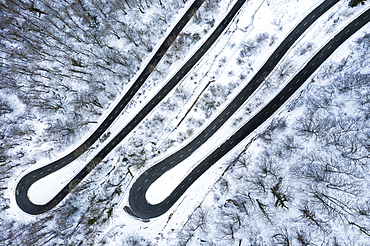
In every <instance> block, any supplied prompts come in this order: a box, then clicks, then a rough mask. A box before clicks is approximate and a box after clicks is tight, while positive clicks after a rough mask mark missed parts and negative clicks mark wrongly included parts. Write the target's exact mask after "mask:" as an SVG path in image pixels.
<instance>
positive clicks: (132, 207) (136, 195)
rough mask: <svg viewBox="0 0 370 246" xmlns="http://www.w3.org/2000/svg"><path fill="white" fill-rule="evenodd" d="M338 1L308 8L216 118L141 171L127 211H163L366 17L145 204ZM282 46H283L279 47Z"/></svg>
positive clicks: (367, 16) (146, 214)
mask: <svg viewBox="0 0 370 246" xmlns="http://www.w3.org/2000/svg"><path fill="white" fill-rule="evenodd" d="M336 2H338V1H331V0H327V1H325V2H324V3H323V4H321V5H320V6H319V7H317V8H316V9H315V10H314V11H312V12H311V14H309V15H308V16H307V17H306V18H305V19H304V20H303V21H302V22H301V23H300V24H299V25H298V26H297V27H296V28H295V29H294V30H293V31H292V32H291V34H290V35H289V36H288V37H287V38H286V39H285V40H284V41H283V43H282V44H281V45H280V46H279V48H278V49H277V50H276V51H275V52H274V53H273V55H272V56H271V57H270V59H269V60H268V61H267V62H266V64H265V65H264V66H263V67H262V68H261V70H260V71H259V72H258V73H257V74H256V76H255V77H254V78H253V79H252V81H251V82H250V83H249V84H248V86H246V87H245V89H243V91H242V92H241V93H240V94H239V95H238V96H237V97H236V98H235V99H234V100H233V102H231V103H230V104H229V105H228V107H227V108H226V109H225V110H224V111H223V112H222V113H221V114H220V115H219V116H218V117H217V118H216V120H215V121H213V123H212V124H211V125H210V126H209V127H207V128H206V129H205V130H204V131H203V132H202V133H201V134H200V135H198V136H197V137H196V138H195V139H194V140H193V141H192V142H190V143H189V144H188V145H187V146H185V147H184V148H182V149H181V150H179V151H178V152H176V153H174V154H172V155H171V156H169V157H167V158H166V159H164V160H162V161H161V162H159V163H158V164H156V165H154V166H153V167H151V168H149V169H148V170H147V171H146V172H144V173H143V174H142V175H141V176H140V177H139V178H138V179H137V180H136V181H135V183H134V184H133V186H132V187H131V190H130V194H129V207H125V210H126V212H128V213H129V214H131V215H133V216H136V217H139V218H142V219H150V218H154V217H158V216H160V215H162V214H164V213H165V212H166V211H168V209H170V208H171V207H172V206H173V204H175V203H176V201H177V200H178V199H179V198H180V197H181V195H182V194H183V193H184V192H185V191H186V190H187V189H188V188H189V187H190V185H192V184H193V182H194V181H195V180H197V179H198V178H199V177H200V176H201V175H202V174H203V173H204V172H205V171H207V170H208V168H209V167H211V166H212V165H213V164H214V163H216V162H217V161H218V160H219V159H220V158H222V157H223V156H224V155H225V154H227V153H228V152H229V151H230V150H231V149H232V148H233V147H234V146H235V145H237V144H238V143H239V142H240V141H242V140H243V139H245V138H246V137H247V136H248V135H249V134H251V133H252V132H253V131H254V130H255V129H256V128H257V127H259V126H260V125H261V124H262V123H263V122H265V121H266V120H267V119H268V118H269V117H270V116H271V115H272V114H273V113H274V112H275V111H276V110H277V109H278V108H279V107H281V106H282V105H283V104H284V103H285V102H286V101H287V100H288V99H289V98H290V97H291V96H292V95H293V94H294V92H295V91H297V90H298V89H299V87H300V86H301V85H302V84H303V83H304V82H305V81H306V80H307V79H308V78H309V77H310V76H311V75H312V73H314V71H315V70H316V69H317V68H318V67H319V66H320V65H321V64H322V63H323V62H324V61H325V60H326V59H327V58H328V57H329V56H330V55H331V54H332V53H333V52H334V51H335V50H336V49H337V48H338V47H339V46H340V45H341V44H342V43H343V42H344V41H345V40H347V39H348V38H349V37H350V36H351V35H352V34H354V33H355V32H356V31H358V30H359V29H360V28H361V27H363V26H364V25H365V24H366V23H367V22H368V21H369V20H370V10H367V11H366V12H364V13H363V14H362V15H361V16H359V17H358V18H356V19H355V20H354V21H352V22H351V23H350V24H349V25H348V26H347V27H346V28H345V29H344V30H343V31H341V32H340V33H338V34H337V35H335V37H334V38H332V39H331V40H330V41H329V42H328V44H327V45H325V46H324V47H323V48H322V49H321V50H320V51H319V52H318V53H317V54H316V55H315V56H314V57H313V58H312V59H311V60H310V61H309V62H308V64H307V65H306V66H305V67H304V68H303V69H302V70H301V71H300V72H299V73H298V74H297V75H296V76H295V77H294V78H293V79H292V80H291V81H290V82H289V83H288V85H287V86H286V87H285V88H284V89H283V90H282V91H281V92H280V93H279V94H278V95H277V96H276V97H275V98H274V99H273V100H272V101H271V102H270V103H268V104H267V105H266V106H265V107H264V108H263V109H262V110H261V111H260V112H259V113H258V114H256V115H255V116H254V117H253V118H252V119H251V120H249V121H248V122H247V123H246V124H245V125H244V126H243V127H242V128H240V130H238V131H237V132H236V133H235V134H234V135H232V136H231V137H230V138H229V139H228V140H227V141H225V142H224V143H222V145H220V146H219V147H218V148H217V149H216V150H214V151H213V152H212V153H211V154H210V155H208V157H206V158H205V159H204V160H203V161H202V162H201V163H200V164H198V166H197V167H196V168H194V169H193V170H192V171H191V173H190V174H189V175H188V176H187V177H186V178H185V179H184V180H183V181H182V182H181V183H180V184H179V185H178V186H177V187H176V188H175V189H174V190H173V192H172V193H171V194H170V195H169V196H168V197H167V198H166V199H165V200H164V201H162V202H161V203H159V204H154V205H152V204H149V203H148V202H147V200H146V198H145V194H146V192H147V190H148V188H149V186H150V185H151V184H152V183H153V182H155V180H157V179H158V178H159V177H160V176H161V175H162V174H163V173H164V172H166V171H168V170H169V169H171V168H173V167H174V166H175V165H177V164H178V163H180V162H181V161H183V160H185V159H186V158H187V157H188V156H190V155H191V153H192V152H193V151H195V150H196V149H197V148H198V147H199V146H200V145H201V144H202V143H203V142H205V141H206V140H207V139H208V138H209V137H210V136H212V135H213V134H214V133H215V132H216V131H217V129H218V128H219V127H221V125H222V124H223V123H224V122H225V121H226V120H227V119H228V118H229V116H230V115H232V114H233V113H234V112H235V111H236V110H237V108H239V107H240V105H242V103H243V102H244V101H245V99H246V98H248V97H249V96H250V95H251V93H252V92H253V91H254V90H255V89H256V88H257V87H258V86H259V84H260V83H261V82H262V81H263V80H264V79H265V78H266V76H267V75H268V74H269V73H270V72H271V70H272V68H273V67H274V66H275V65H276V64H277V62H278V61H279V60H280V59H281V57H282V56H283V55H284V54H285V52H286V51H287V50H288V49H289V47H290V45H292V44H293V42H294V40H296V39H297V38H298V37H299V36H300V34H302V33H303V32H304V30H305V29H306V28H307V27H308V26H309V25H311V24H312V22H313V21H314V20H315V19H317V18H318V17H319V16H320V15H321V14H322V13H324V12H325V11H326V10H327V9H329V8H330V6H332V5H333V4H335V3H336ZM282 47H283V48H282Z"/></svg>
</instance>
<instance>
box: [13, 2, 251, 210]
mask: <svg viewBox="0 0 370 246" xmlns="http://www.w3.org/2000/svg"><path fill="white" fill-rule="evenodd" d="M245 1H246V0H238V1H237V2H236V3H235V5H234V6H233V7H232V9H231V10H230V11H229V13H228V14H227V15H226V16H225V18H224V19H223V20H222V21H221V23H220V24H219V26H218V27H217V28H216V29H215V30H214V32H213V33H212V34H211V35H210V36H209V37H208V39H207V40H206V41H205V42H204V44H203V45H202V46H201V47H200V48H199V49H198V51H197V52H196V53H195V54H194V55H193V56H192V57H191V58H190V59H189V61H187V62H186V63H185V65H184V66H183V67H182V68H181V69H180V70H179V71H178V72H177V73H176V74H175V75H174V76H173V77H172V78H171V79H170V80H169V81H168V83H167V84H166V85H165V86H164V87H163V88H162V89H161V90H160V91H159V92H158V93H157V94H156V95H155V96H154V97H153V99H151V100H150V102H149V103H148V104H147V105H146V106H145V107H144V108H143V109H142V110H141V111H140V112H139V113H138V114H137V115H136V116H135V117H134V118H133V119H132V120H131V121H130V122H129V123H128V124H127V125H126V126H125V127H124V128H123V129H122V130H121V131H120V132H119V133H118V134H117V135H116V136H115V137H114V138H113V139H112V140H111V141H110V142H109V143H108V144H107V145H106V146H105V147H104V148H103V149H102V150H101V151H100V152H99V153H98V154H97V155H96V156H95V157H94V158H93V159H92V160H91V161H90V162H89V163H88V164H87V165H86V166H85V167H84V168H83V169H82V170H81V171H80V172H79V173H78V174H77V175H76V176H75V177H74V178H73V179H72V180H71V181H70V182H69V183H68V184H67V185H66V186H65V187H63V189H62V190H61V191H60V192H59V193H58V194H57V195H56V196H55V197H54V198H53V199H51V200H50V201H49V202H48V203H46V204H43V205H39V204H34V203H33V202H31V201H30V199H29V197H28V190H29V188H30V187H31V185H32V184H33V183H35V182H36V181H38V180H40V179H42V178H44V177H45V176H47V175H49V174H51V173H53V172H56V171H58V170H60V169H61V168H63V167H65V166H67V165H68V164H70V163H71V162H73V161H74V160H76V159H77V158H78V157H79V156H81V155H82V154H83V153H85V152H86V151H87V150H88V149H89V148H90V147H91V146H92V145H93V144H94V143H95V142H96V141H97V140H98V139H99V137H100V136H101V135H102V134H103V133H104V132H105V131H106V130H107V129H108V127H109V126H110V125H111V124H112V123H113V122H114V120H115V119H116V118H117V117H118V116H119V114H120V113H121V112H122V110H123V109H124V108H125V107H126V106H127V104H128V102H129V101H130V100H131V99H132V98H133V96H134V95H135V94H136V92H137V91H138V90H139V89H140V87H141V86H142V85H143V83H144V82H145V80H146V79H147V78H148V77H149V75H150V73H151V72H152V71H153V69H154V68H155V66H156V65H157V64H158V63H159V61H160V59H161V58H162V57H163V55H164V54H165V52H166V51H167V50H168V48H169V47H170V45H171V44H172V42H173V41H174V40H175V38H176V37H177V35H178V34H179V33H180V31H181V30H182V29H183V27H184V26H185V25H186V24H187V22H188V21H189V20H190V18H191V17H192V16H193V15H194V14H195V12H196V10H197V9H198V8H199V7H200V6H201V5H202V3H203V2H204V0H196V1H195V2H194V3H193V4H192V5H191V6H190V7H189V9H188V10H187V11H186V13H185V15H184V16H183V17H182V18H181V19H180V21H179V22H178V23H177V24H176V26H175V27H174V28H173V30H172V31H171V32H170V34H169V35H168V36H167V38H166V39H165V40H164V42H163V44H162V45H161V46H160V48H159V49H158V51H157V52H156V53H155V55H154V56H153V58H152V59H151V60H150V62H149V63H148V65H147V66H146V67H145V69H144V70H143V72H142V73H141V74H140V76H139V77H138V78H137V80H136V81H135V83H134V84H133V85H132V86H131V88H130V89H129V90H128V91H127V93H126V94H125V95H124V97H123V98H122V99H121V101H120V102H119V103H118V104H117V106H116V107H115V108H114V109H113V110H112V112H111V113H110V114H109V115H108V116H107V118H106V119H105V120H104V121H103V123H102V124H101V125H100V126H99V127H98V128H97V129H96V130H95V131H94V132H93V133H92V135H91V136H90V137H89V138H88V139H87V140H86V141H85V142H84V143H83V144H81V145H80V146H79V147H78V148H77V149H76V150H74V151H73V152H71V153H70V154H68V155H66V156H64V157H63V158H61V159H59V160H57V161H54V162H52V163H50V164H48V165H46V166H43V167H41V168H38V169H36V170H34V171H31V172H29V173H27V174H26V175H25V176H23V177H22V178H21V179H20V180H19V182H18V184H17V186H16V189H15V197H16V202H17V204H18V206H19V207H20V208H21V209H22V210H23V211H24V212H26V213H29V214H33V215H36V214H41V213H44V212H46V211H48V210H50V209H52V208H53V207H55V206H56V205H57V204H58V203H59V202H60V201H62V200H63V199H64V198H65V197H66V196H67V195H68V193H69V192H70V191H71V190H72V189H73V188H74V187H75V186H76V185H77V184H78V183H79V182H81V180H83V179H84V178H85V177H86V176H87V175H88V174H89V173H90V172H91V171H92V170H93V169H94V168H95V166H96V165H97V164H98V163H99V162H100V161H101V160H103V159H104V157H105V156H107V155H108V154H109V153H110V152H111V151H112V150H113V149H114V148H115V147H116V146H117V145H118V144H119V143H120V142H121V141H122V140H123V139H124V138H125V137H126V136H127V135H128V134H129V133H130V132H131V131H132V130H133V129H134V128H135V127H136V126H137V125H138V124H139V123H140V122H141V121H142V120H143V119H144V118H145V117H146V116H147V115H148V114H149V113H150V111H151V110H152V109H153V108H154V107H156V106H157V105H158V103H160V102H161V101H162V99H163V98H164V97H165V96H166V95H167V94H168V93H169V92H170V91H171V90H172V89H173V88H175V86H176V85H177V84H178V83H179V82H180V81H181V80H182V78H183V77H184V76H185V75H186V74H187V73H188V72H189V71H190V70H191V69H192V67H193V66H194V65H195V64H196V63H198V61H199V60H200V59H201V58H202V56H203V55H204V54H205V53H206V52H207V51H208V49H209V48H210V47H211V46H212V45H213V44H214V42H215V41H216V40H217V38H218V37H219V36H220V35H221V34H222V32H223V31H224V30H225V29H226V27H227V26H228V25H229V23H230V22H231V21H232V20H233V18H234V17H235V15H236V14H237V13H238V11H239V9H240V8H241V7H242V6H243V4H244V3H245Z"/></svg>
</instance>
